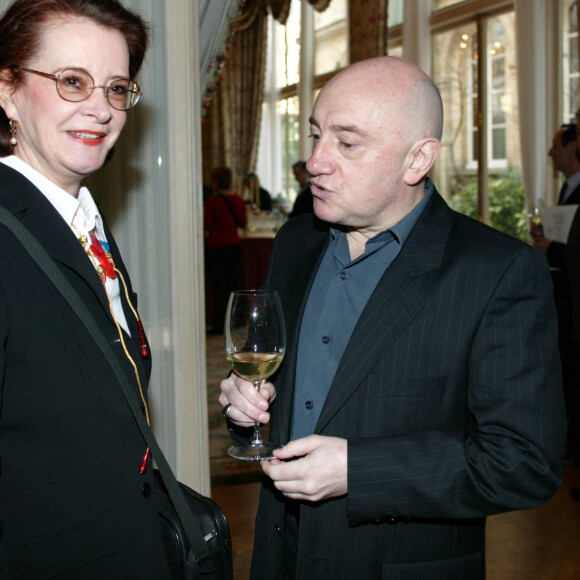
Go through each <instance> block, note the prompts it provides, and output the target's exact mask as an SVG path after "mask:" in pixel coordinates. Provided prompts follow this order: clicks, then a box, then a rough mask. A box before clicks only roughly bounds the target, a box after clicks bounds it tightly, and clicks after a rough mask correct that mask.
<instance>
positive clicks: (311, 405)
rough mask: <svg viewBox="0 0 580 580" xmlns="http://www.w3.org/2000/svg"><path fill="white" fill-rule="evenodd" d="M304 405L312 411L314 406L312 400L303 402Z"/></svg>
mask: <svg viewBox="0 0 580 580" xmlns="http://www.w3.org/2000/svg"><path fill="white" fill-rule="evenodd" d="M304 406H305V407H306V408H307V409H308V410H309V411H312V409H313V407H314V403H313V402H312V401H306V403H304Z"/></svg>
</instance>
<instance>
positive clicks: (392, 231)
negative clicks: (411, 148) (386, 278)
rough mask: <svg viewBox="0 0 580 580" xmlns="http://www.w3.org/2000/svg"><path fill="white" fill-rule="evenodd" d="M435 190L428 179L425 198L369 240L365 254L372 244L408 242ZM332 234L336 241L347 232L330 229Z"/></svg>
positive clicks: (401, 243) (400, 243)
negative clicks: (391, 240) (393, 241)
mask: <svg viewBox="0 0 580 580" xmlns="http://www.w3.org/2000/svg"><path fill="white" fill-rule="evenodd" d="M434 190H435V186H434V185H433V181H432V180H431V179H430V178H429V177H428V178H427V181H426V182H425V197H423V199H422V200H421V201H420V202H419V203H418V204H417V205H416V206H415V207H414V208H413V209H412V210H411V211H410V212H409V213H408V214H407V215H406V216H404V217H403V218H402V219H400V220H399V221H398V222H397V223H396V224H395V225H393V226H391V227H390V228H387V229H386V230H383V231H382V232H379V233H378V234H376V235H375V236H373V237H372V238H370V239H369V240H367V242H366V244H365V247H366V249H365V252H366V251H368V250H369V246H370V245H371V244H383V243H385V242H387V241H389V240H390V239H394V240H395V241H397V242H398V243H399V245H400V246H402V245H403V244H404V243H405V242H406V241H407V238H408V237H409V236H410V235H411V232H412V231H413V228H414V227H415V224H416V223H417V221H418V220H419V217H420V215H421V214H422V213H423V210H424V209H425V206H426V205H427V203H428V202H429V199H430V198H431V196H432V195H433V191H434ZM330 234H331V236H332V237H333V238H334V239H337V238H338V237H341V236H344V235H345V232H344V231H343V230H341V229H338V228H330Z"/></svg>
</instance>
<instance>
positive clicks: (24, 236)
mask: <svg viewBox="0 0 580 580" xmlns="http://www.w3.org/2000/svg"><path fill="white" fill-rule="evenodd" d="M0 223H2V224H4V225H5V226H6V227H7V228H8V229H9V230H10V231H11V232H12V233H13V234H14V235H15V236H16V238H17V239H18V240H19V241H20V243H21V244H22V245H23V246H24V248H25V249H26V251H27V252H28V253H29V254H30V256H31V257H32V259H33V260H34V261H35V262H36V263H37V264H38V266H39V267H40V268H41V270H43V271H44V273H45V274H46V275H47V276H48V279H49V280H51V281H52V282H53V284H54V285H55V286H56V288H57V289H58V290H59V292H60V293H61V294H62V296H63V297H64V299H65V300H66V301H67V302H68V303H69V305H70V307H71V308H72V309H73V311H74V312H75V314H76V315H77V317H78V318H79V319H80V321H81V322H82V323H83V324H84V326H85V327H86V329H87V331H88V332H89V334H90V335H91V336H92V337H93V339H94V340H95V342H96V344H97V346H98V347H99V349H100V351H101V352H102V353H103V355H104V356H105V358H106V359H107V361H108V363H109V365H110V367H111V368H112V370H113V372H114V373H115V376H116V377H117V380H118V381H119V384H120V385H121V388H122V389H123V393H124V394H125V397H126V399H127V401H128V403H129V406H130V407H131V411H132V412H133V415H134V417H135V420H136V421H137V425H138V426H139V429H140V430H141V433H142V434H143V438H144V439H145V442H146V444H147V446H148V447H149V449H151V453H152V455H153V458H154V459H155V461H156V463H157V467H158V468H159V472H160V473H161V476H162V478H163V482H164V483H165V487H166V488H167V491H168V492H169V497H170V498H171V502H172V503H173V507H174V508H175V511H176V512H177V514H178V516H179V519H180V520H181V523H182V524H183V527H184V529H185V531H186V534H187V539H188V540H189V542H190V544H191V547H192V549H193V553H194V554H195V556H196V561H197V562H198V565H199V563H200V562H201V561H204V560H206V559H211V554H210V552H209V550H208V548H207V545H206V543H205V540H204V538H203V534H202V532H201V528H200V526H199V522H198V521H197V519H196V518H195V516H194V515H193V513H192V511H191V509H190V508H189V506H188V505H187V501H186V499H185V497H184V495H183V492H182V491H181V489H180V487H179V484H178V482H177V480H176V479H175V475H173V471H172V470H171V467H170V466H169V464H168V463H167V460H166V459H165V456H164V455H163V452H162V451H161V449H160V448H159V445H158V444H157V441H156V439H155V436H154V435H153V432H152V431H151V428H150V427H149V425H147V421H146V420H145V416H144V415H143V412H142V411H141V409H140V407H139V404H138V402H137V400H136V397H135V395H134V394H133V391H132V390H131V387H130V385H129V381H128V380H127V378H126V376H125V373H124V372H123V369H122V367H121V365H120V363H119V361H118V360H117V358H116V356H115V354H114V352H113V350H112V348H111V346H110V344H109V342H108V340H107V338H106V337H105V335H104V334H103V332H102V331H101V329H100V328H99V325H98V324H97V322H96V320H95V319H94V318H93V316H92V315H91V313H90V311H89V310H88V308H87V307H86V305H85V303H84V302H83V301H82V299H81V297H80V296H79V295H78V294H77V292H76V290H75V289H74V288H73V287H72V285H71V283H70V282H69V281H68V280H67V279H66V277H65V275H64V274H63V273H62V272H61V271H60V269H59V267H58V266H57V265H56V263H55V262H54V260H53V259H52V258H51V257H50V256H49V255H48V253H47V252H46V250H45V249H44V248H43V247H42V245H41V244H40V242H39V241H38V240H37V239H36V238H35V237H34V236H33V235H32V234H31V233H30V232H29V231H28V230H27V229H26V228H25V227H24V226H23V225H22V224H21V223H20V222H19V221H18V220H17V219H16V218H15V217H14V216H13V215H12V214H11V213H10V212H9V211H8V210H7V209H6V208H5V207H4V206H2V205H0Z"/></svg>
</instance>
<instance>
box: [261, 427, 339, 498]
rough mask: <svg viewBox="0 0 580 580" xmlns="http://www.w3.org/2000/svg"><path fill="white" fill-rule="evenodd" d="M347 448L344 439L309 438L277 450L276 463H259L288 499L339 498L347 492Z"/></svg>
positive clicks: (313, 436)
mask: <svg viewBox="0 0 580 580" xmlns="http://www.w3.org/2000/svg"><path fill="white" fill-rule="evenodd" d="M347 448H348V445H347V441H346V440H345V439H340V438H335V437H322V436H319V435H311V436H310V437H305V438H303V439H297V440H295V441H291V442H290V443H288V444H287V445H285V446H284V447H283V448H282V449H277V450H276V451H275V452H274V454H275V456H276V459H275V460H272V461H264V462H262V469H263V471H264V473H265V474H266V475H267V476H268V477H270V479H271V480H272V481H273V483H274V485H275V487H276V488H277V489H278V490H279V491H281V492H282V493H283V494H284V495H285V496H286V497H288V498H291V499H298V500H303V501H320V500H322V499H326V498H330V497H339V496H341V495H344V494H345V493H346V492H347V489H348V477H347V451H348V449H347ZM288 459H293V461H287V460H288Z"/></svg>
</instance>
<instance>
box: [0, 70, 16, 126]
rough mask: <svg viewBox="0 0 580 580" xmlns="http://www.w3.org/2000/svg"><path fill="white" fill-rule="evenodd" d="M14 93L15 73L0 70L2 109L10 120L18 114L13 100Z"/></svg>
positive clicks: (0, 104)
mask: <svg viewBox="0 0 580 580" xmlns="http://www.w3.org/2000/svg"><path fill="white" fill-rule="evenodd" d="M13 93H14V73H13V72H12V71H11V70H10V69H9V68H3V69H2V70H0V107H2V109H4V112H5V113H6V116H7V117H8V118H10V117H12V116H13V115H14V114H15V113H16V108H15V106H14V102H13V100H12V95H13Z"/></svg>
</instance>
